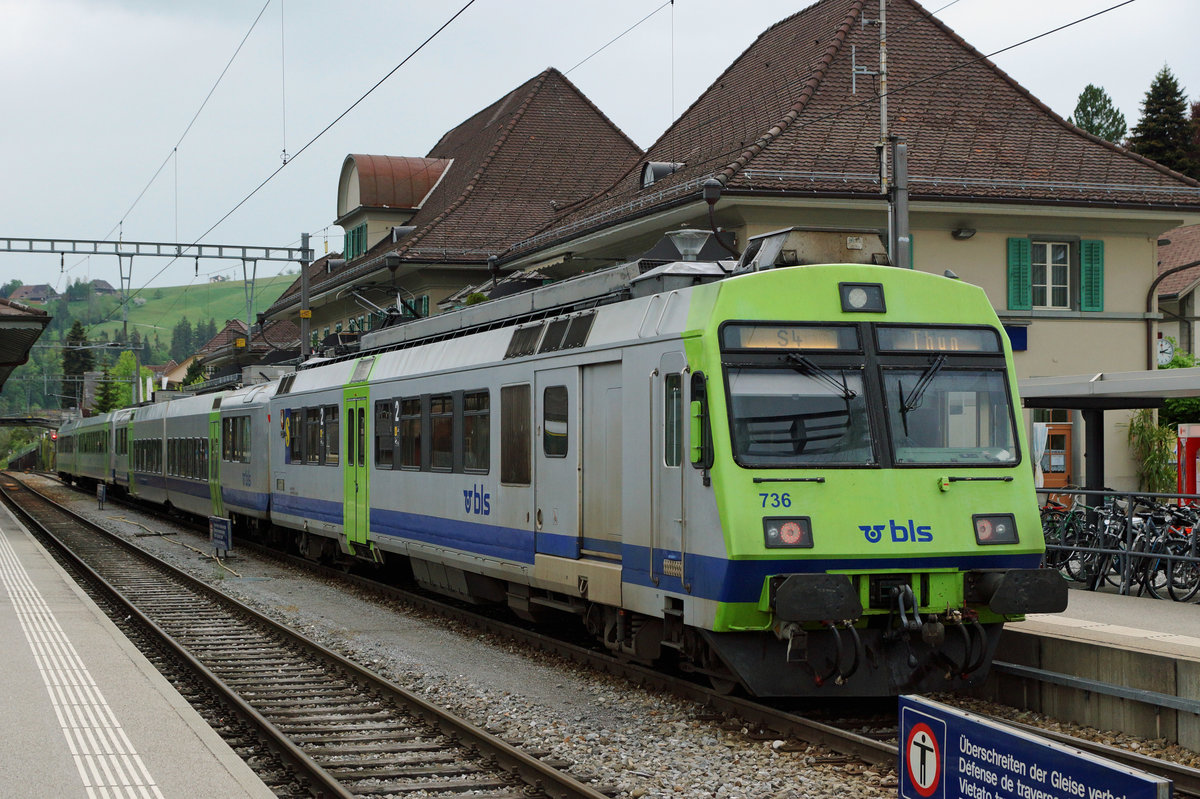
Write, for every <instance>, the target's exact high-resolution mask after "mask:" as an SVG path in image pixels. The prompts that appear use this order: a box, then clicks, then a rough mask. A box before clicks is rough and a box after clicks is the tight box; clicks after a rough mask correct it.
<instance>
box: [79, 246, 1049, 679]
mask: <svg viewBox="0 0 1200 799" xmlns="http://www.w3.org/2000/svg"><path fill="white" fill-rule="evenodd" d="M804 235H805V231H802V230H798V229H787V230H782V231H776V232H774V233H771V234H767V235H764V236H761V237H756V238H755V239H752V240H751V241H750V242H748V246H747V248H746V250H745V252H744V253H743V254H742V256H741V258H740V260H737V261H733V260H728V261H723V260H710V261H700V260H667V261H663V262H649V263H647V262H645V261H635V262H632V263H629V264H623V265H620V266H617V267H610V268H608V269H605V270H602V271H599V272H593V273H588V274H585V275H580V276H577V277H573V278H569V279H565V280H561V281H559V282H556V283H550V284H549V285H545V286H540V287H536V288H532V289H527V290H524V291H518V292H515V293H512V294H510V295H509V296H506V297H502V298H501V297H498V298H495V299H492V300H490V301H489V302H486V303H480V304H478V305H472V306H469V307H467V308H465V309H462V310H458V311H454V312H450V313H445V314H440V315H437V316H433V317H429V318H425V319H418V320H413V321H409V322H406V323H403V324H397V325H391V326H388V327H385V328H383V329H382V330H380V331H377V332H376V333H374V334H372V335H371V336H367V337H365V340H364V342H363V346H362V348H361V349H359V350H358V351H356V352H349V353H342V354H331V357H317V358H313V359H311V360H309V361H308V362H306V363H303V364H302V365H300V366H299V367H297V369H296V370H295V371H294V372H293V373H290V374H286V375H284V376H283V377H282V378H280V379H278V380H276V381H273V382H268V383H261V384H256V385H249V386H245V387H241V388H237V389H234V390H227V391H224V392H220V393H215V394H201V395H197V396H192V397H186V398H180V399H173V400H170V401H165V402H155V403H148V404H143V405H141V406H138V407H135V408H129V409H124V410H120V411H116V412H113V413H108V414H104V415H100V416H94V417H90V418H84V419H79V420H76V421H73V422H71V423H69V424H65V425H63V427H62V428H61V430H60V432H59V437H58V461H57V463H58V471H59V474H60V475H61V477H62V478H63V479H64V480H68V481H77V482H80V483H83V484H85V485H90V484H94V483H100V482H103V483H105V484H106V485H108V486H109V487H110V489H111V490H112V491H115V492H117V493H126V494H128V495H130V496H131V497H135V498H138V499H141V500H144V501H147V502H151V503H156V504H160V505H164V506H170V507H171V508H174V509H177V510H179V511H180V512H186V513H189V514H195V515H197V516H217V517H223V518H227V519H230V520H231V522H232V527H233V530H234V536H235V539H236V538H239V537H249V538H263V539H269V540H272V541H276V542H281V543H286V544H289V545H291V546H294V547H295V549H296V550H297V551H298V552H299V553H300V554H302V555H304V556H305V557H308V558H311V559H314V560H320V561H330V562H335V561H340V562H343V563H349V562H358V563H369V564H379V565H383V566H391V567H396V568H398V569H401V570H402V571H403V572H404V574H406V575H408V576H410V577H411V579H412V580H415V582H416V583H417V584H419V585H421V586H423V587H425V588H427V589H430V590H433V591H435V592H439V593H441V594H444V595H449V596H452V597H456V598H458V599H460V600H465V601H467V602H470V603H475V604H496V605H507V606H508V608H510V609H511V610H512V612H513V613H515V614H516V615H517V616H518V617H520V618H522V619H526V620H529V621H533V622H539V623H547V624H562V623H563V622H564V621H565V620H570V619H575V620H577V621H578V622H579V623H582V624H583V625H584V627H585V628H586V630H587V631H588V632H589V633H590V634H591V635H593V636H594V637H595V639H596V640H597V641H598V642H600V643H601V644H603V646H604V647H606V648H607V649H608V650H609V651H611V652H612V653H613V654H615V655H617V656H619V657H622V658H625V659H629V660H634V661H638V662H644V663H647V664H652V665H655V666H657V667H662V668H672V669H677V670H682V671H684V672H691V673H692V674H694V675H696V677H697V678H698V679H706V680H708V681H709V682H710V683H711V684H712V685H713V686H715V687H717V688H718V689H721V690H727V691H728V690H741V691H744V692H745V693H748V694H750V695H754V696H760V697H833V698H839V697H867V696H887V695H896V694H899V693H912V692H930V691H943V690H958V689H961V688H963V687H965V686H969V685H971V684H974V683H976V682H978V681H979V680H981V679H983V677H984V676H986V674H987V672H988V668H989V666H990V663H991V660H992V658H993V656H994V653H995V649H996V646H997V643H998V639H999V635H1000V631H1001V629H1002V627H1003V624H1004V623H1006V622H1011V621H1019V620H1021V619H1022V618H1023V617H1024V615H1025V614H1028V613H1043V612H1057V611H1061V610H1063V609H1064V608H1065V606H1066V585H1065V582H1064V581H1063V580H1062V578H1061V577H1060V576H1059V575H1058V574H1056V573H1055V572H1054V571H1053V570H1049V569H1046V568H1043V567H1042V564H1041V561H1042V555H1043V550H1044V544H1043V539H1042V534H1041V526H1040V522H1039V516H1038V507H1037V503H1036V498H1035V491H1034V484H1033V474H1032V467H1031V463H1030V457H1031V456H1030V449H1029V447H1028V444H1027V442H1026V438H1025V434H1024V431H1023V426H1022V425H1021V424H1020V422H1019V419H1020V416H1019V413H1018V408H1019V402H1018V397H1017V380H1016V375H1015V372H1014V369H1013V360H1012V351H1011V347H1010V344H1009V341H1008V338H1007V336H1006V335H1005V333H1004V330H1003V327H1002V326H1001V324H1000V322H999V319H998V318H997V316H996V314H995V311H994V310H993V308H992V306H991V304H990V302H989V301H988V299H987V297H986V295H985V293H984V291H983V290H982V289H980V288H979V287H977V286H973V285H970V284H968V283H965V282H963V281H961V280H958V279H956V278H954V277H952V276H941V275H934V274H929V273H924V272H918V271H914V270H909V269H902V268H896V267H893V266H888V265H876V264H874V263H852V262H847V263H805V262H804V259H803V258H801V257H797V255H796V253H797V252H801V253H803V252H804V248H803V246H796V245H794V244H789V243H790V242H795V241H796V239H797V237H801V238H803V236H804ZM846 240H847V241H851V242H853V238H847V239H846ZM860 246H861V245H860Z"/></svg>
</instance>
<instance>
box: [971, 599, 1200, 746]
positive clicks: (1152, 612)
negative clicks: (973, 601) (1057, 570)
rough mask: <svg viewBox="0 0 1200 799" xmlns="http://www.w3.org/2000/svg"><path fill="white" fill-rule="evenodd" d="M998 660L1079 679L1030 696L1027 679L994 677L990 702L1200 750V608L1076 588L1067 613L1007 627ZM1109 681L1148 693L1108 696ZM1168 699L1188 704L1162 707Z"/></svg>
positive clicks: (1034, 617)
mask: <svg viewBox="0 0 1200 799" xmlns="http://www.w3.org/2000/svg"><path fill="white" fill-rule="evenodd" d="M996 661H997V662H1000V663H1013V664H1016V665H1018V666H1028V667H1032V668H1035V669H1041V670H1044V671H1047V672H1051V673H1054V674H1060V675H1066V676H1069V677H1073V678H1079V680H1080V681H1081V683H1083V684H1076V685H1074V686H1071V685H1053V684H1043V685H1042V686H1041V687H1040V688H1038V689H1036V691H1035V692H1034V693H1031V690H1030V688H1029V686H1028V684H1026V683H1024V682H1022V681H1021V680H1019V679H1012V678H1006V677H1005V676H1004V675H1003V674H993V676H992V677H991V678H989V680H988V686H987V691H986V693H988V694H990V698H998V699H1000V700H1001V701H1005V702H1010V703H1017V704H1018V705H1019V706H1023V707H1027V708H1029V709H1031V710H1035V711H1040V712H1043V713H1046V714H1048V715H1051V716H1054V717H1055V718H1059V719H1063V720H1065V721H1074V722H1077V723H1080V724H1084V725H1087V726H1091V727H1096V728H1098V729H1101V730H1114V731H1122V732H1127V733H1130V734H1133V735H1137V736H1140V737H1145V738H1165V739H1167V740H1169V741H1172V742H1177V743H1179V744H1181V745H1183V746H1185V747H1187V748H1189V749H1192V750H1193V751H1200V606H1197V605H1195V604H1191V603H1183V602H1171V601H1169V600H1162V599H1153V598H1150V597H1136V596H1120V595H1119V594H1115V593H1106V592H1103V591H1099V592H1091V591H1087V590H1079V589H1073V590H1071V591H1070V593H1069V600H1068V604H1067V609H1066V611H1065V612H1063V613H1059V614H1031V615H1030V616H1029V617H1028V618H1026V620H1025V621H1023V622H1017V623H1013V624H1006V625H1005V627H1004V634H1003V636H1002V637H1001V639H1000V646H999V648H998V649H997V652H996ZM1089 682H1090V683H1095V686H1094V689H1093V690H1088V688H1087V687H1086V684H1087V683H1089ZM1106 684H1107V685H1114V686H1120V687H1122V688H1129V689H1134V691H1135V692H1143V693H1141V694H1139V695H1138V696H1130V697H1118V696H1111V695H1108V694H1107V693H1106V691H1105V689H1104V687H1103V686H1104V685H1106ZM1164 696H1165V697H1171V698H1173V699H1183V700H1186V701H1185V702H1183V703H1164V702H1163V701H1162V697H1164ZM1168 704H1173V705H1176V706H1174V707H1172V706H1167V705H1168Z"/></svg>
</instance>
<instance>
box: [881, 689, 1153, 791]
mask: <svg viewBox="0 0 1200 799" xmlns="http://www.w3.org/2000/svg"><path fill="white" fill-rule="evenodd" d="M900 741H901V744H900V747H899V749H900V768H899V773H900V796H901V797H902V798H903V799H931V797H936V798H937V799H948V798H949V797H963V799H1168V797H1170V795H1171V794H1170V791H1171V783H1170V781H1169V780H1164V779H1162V778H1160V777H1154V776H1151V775H1149V774H1146V773H1145V772H1142V771H1136V770H1134V769H1129V768H1126V767H1124V766H1122V765H1120V764H1118V763H1114V762H1112V761H1110V760H1105V759H1104V758H1100V757H1096V756H1094V755H1089V754H1086V753H1084V752H1081V751H1079V750H1077V749H1072V748H1069V747H1066V746H1062V745H1061V744H1057V743H1054V742H1052V741H1047V740H1045V739H1043V738H1039V737H1037V736H1036V735H1032V734H1029V733H1026V732H1024V731H1022V730H1017V729H1014V728H1011V727H1007V726H1005V725H1003V724H1001V723H999V722H995V721H992V720H990V719H985V718H982V717H980V716H975V715H973V714H971V713H966V712H964V711H961V710H957V709H955V708H952V707H949V706H947V705H943V704H940V703H938V702H932V701H930V700H928V699H922V698H921V697H916V696H902V697H900Z"/></svg>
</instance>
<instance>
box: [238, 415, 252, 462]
mask: <svg viewBox="0 0 1200 799" xmlns="http://www.w3.org/2000/svg"><path fill="white" fill-rule="evenodd" d="M234 427H235V429H236V430H237V434H236V436H235V441H237V449H236V454H237V460H238V461H239V462H240V463H249V462H250V417H249V416H239V417H237V419H236V420H235V421H234Z"/></svg>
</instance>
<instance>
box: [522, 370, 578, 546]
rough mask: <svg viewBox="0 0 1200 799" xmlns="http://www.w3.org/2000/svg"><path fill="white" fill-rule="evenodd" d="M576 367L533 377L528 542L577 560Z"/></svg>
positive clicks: (542, 373) (549, 371)
mask: <svg viewBox="0 0 1200 799" xmlns="http://www.w3.org/2000/svg"><path fill="white" fill-rule="evenodd" d="M580 414H581V408H580V402H579V369H578V367H574V366H571V367H567V368H564V369H547V370H544V371H541V372H537V373H536V374H535V375H534V424H535V426H534V447H533V449H534V456H533V468H534V485H535V489H534V520H533V522H534V526H533V529H534V539H535V549H536V551H538V552H542V553H545V554H548V555H559V556H561V557H567V558H578V557H579V550H580V538H579V504H580V501H579V500H580V493H579V470H580V463H581V455H582V449H583V447H582V439H581V438H580V436H579V423H580Z"/></svg>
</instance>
